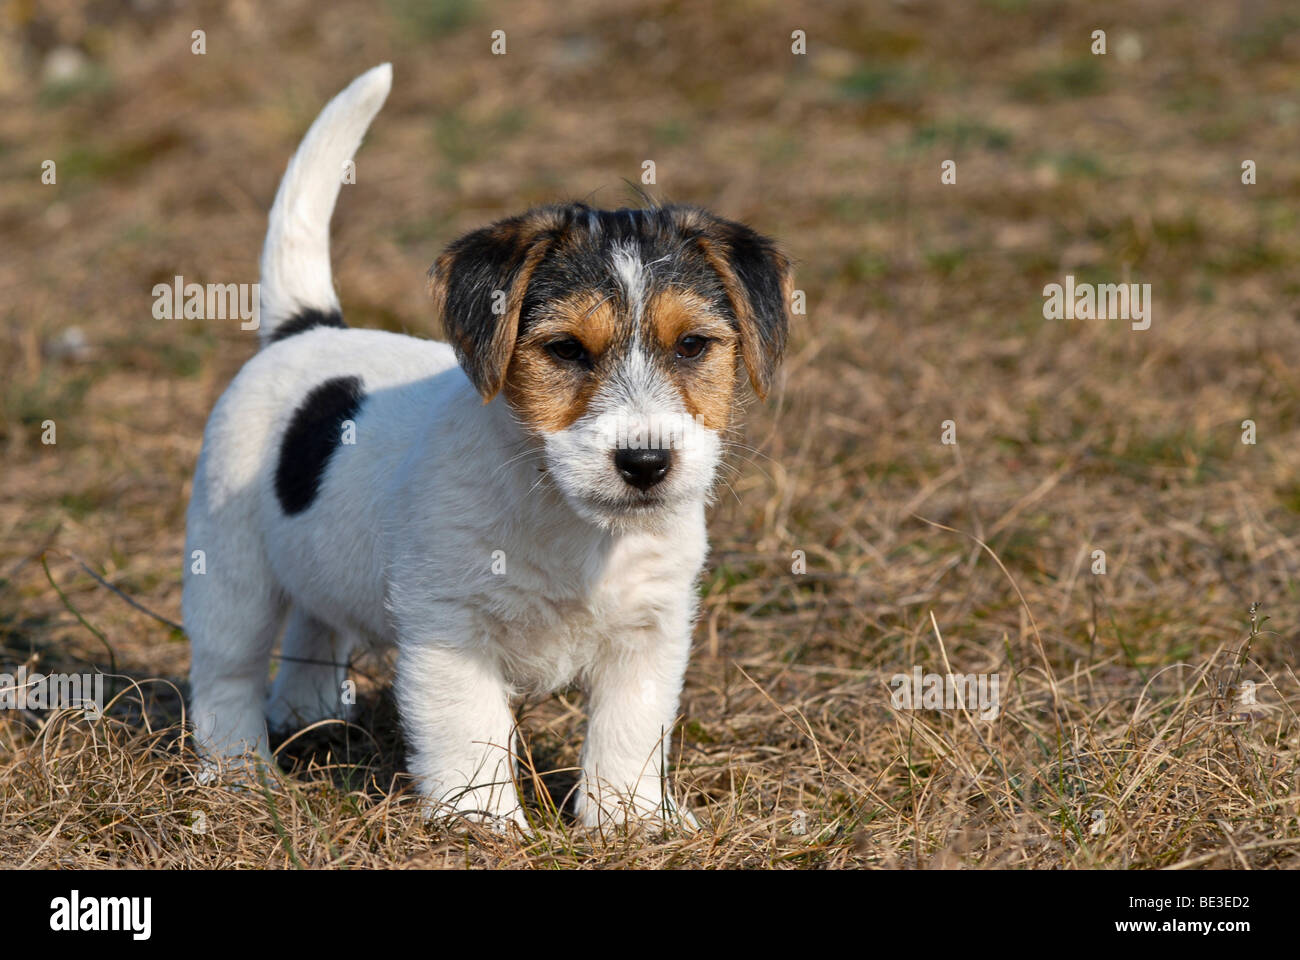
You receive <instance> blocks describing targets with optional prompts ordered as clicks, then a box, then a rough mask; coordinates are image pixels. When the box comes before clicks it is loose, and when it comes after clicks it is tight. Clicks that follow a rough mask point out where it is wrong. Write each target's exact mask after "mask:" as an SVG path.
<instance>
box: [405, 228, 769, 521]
mask: <svg viewBox="0 0 1300 960" xmlns="http://www.w3.org/2000/svg"><path fill="white" fill-rule="evenodd" d="M430 285H431V291H432V294H433V297H434V300H435V303H436V305H437V306H438V308H439V311H440V313H441V314H442V317H443V325H444V327H445V328H446V331H447V336H448V339H449V340H450V341H451V344H452V346H453V347H454V348H455V350H456V353H457V356H458V357H459V358H460V363H461V366H462V367H463V368H464V370H465V372H466V374H468V376H469V378H470V380H471V381H473V383H474V386H475V387H476V388H477V389H478V391H479V392H480V393H481V394H482V395H483V398H484V400H485V401H486V400H491V399H492V398H493V397H494V396H496V395H497V393H502V394H503V395H504V397H505V400H506V402H507V403H509V405H510V407H511V409H512V410H513V411H514V414H515V416H516V418H517V419H518V420H519V421H520V423H521V424H522V425H523V426H524V427H525V429H526V430H527V431H528V432H529V433H531V434H533V435H534V436H536V437H539V438H540V440H541V445H542V449H543V451H544V458H545V468H546V471H547V473H548V474H549V475H550V476H551V477H552V478H553V479H554V481H555V483H556V484H557V486H558V487H559V489H560V490H561V491H562V492H563V494H564V495H565V497H566V498H567V499H568V501H569V502H570V503H571V504H572V505H573V507H574V509H575V510H576V511H577V512H578V513H579V515H580V516H583V517H585V518H587V519H588V520H591V521H592V522H595V523H598V524H601V525H603V526H621V525H626V524H628V523H629V522H635V521H636V520H637V519H639V518H641V519H649V518H653V517H655V516H656V515H659V514H662V513H663V512H664V511H665V510H667V509H671V508H672V507H675V506H679V505H681V504H683V503H684V502H686V501H689V500H699V499H702V498H704V497H706V496H707V495H708V493H709V491H710V488H711V487H712V485H713V482H714V478H715V474H716V471H717V467H718V463H719V460H720V458H721V453H722V433H723V431H724V430H725V429H726V428H727V426H728V424H729V423H730V422H731V419H732V416H733V411H734V409H735V406H736V402H737V397H738V395H739V394H738V388H739V387H740V386H741V384H740V383H739V381H740V378H741V375H742V371H744V372H746V373H747V374H748V377H749V380H750V382H751V383H752V384H753V387H754V389H755V391H756V392H757V393H758V394H759V396H763V395H765V394H766V392H767V390H768V388H769V386H770V385H771V381H772V377H773V375H774V373H775V370H776V367H777V364H778V363H779V361H780V356H781V351H782V349H783V348H784V346H785V338H786V327H787V323H788V313H787V311H788V305H789V299H790V285H791V275H790V264H789V261H788V260H786V258H785V257H784V256H782V255H781V254H780V253H779V252H777V250H776V249H775V247H774V246H773V245H772V243H771V242H770V241H768V240H766V239H765V238H763V237H760V236H759V235H758V234H756V233H754V231H752V230H750V229H749V228H748V227H746V226H743V225H742V224H738V223H733V222H730V221H726V220H721V219H718V218H716V217H714V216H712V215H710V214H708V213H706V212H704V211H702V210H698V209H695V208H689V207H660V208H653V209H634V210H617V211H605V210H593V209H591V208H590V207H587V206H585V205H583V204H571V205H566V206H557V207H545V208H541V209H538V210H534V211H530V212H529V213H526V214H523V215H522V216H518V217H513V218H511V219H508V220H503V221H501V222H499V223H496V224H493V225H492V226H489V227H485V228H483V229H482V230H478V231H475V232H474V233H471V234H469V235H468V236H465V237H463V238H461V239H460V240H458V241H456V242H455V243H453V244H452V245H451V247H449V248H448V250H447V252H446V253H444V254H443V255H442V256H441V257H439V258H438V261H437V263H435V264H434V266H433V269H432V270H431V271H430Z"/></svg>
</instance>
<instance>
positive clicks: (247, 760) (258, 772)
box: [194, 753, 280, 790]
mask: <svg viewBox="0 0 1300 960" xmlns="http://www.w3.org/2000/svg"><path fill="white" fill-rule="evenodd" d="M279 776H280V768H279V767H277V766H276V764H275V760H273V759H272V758H271V757H270V756H269V755H266V754H261V753H249V754H243V755H242V756H237V757H207V756H205V757H203V758H202V759H201V760H200V761H199V768H198V770H196V771H195V773H194V782H195V783H198V784H199V785H200V786H205V787H226V788H228V789H234V790H254V789H256V790H260V789H262V787H264V786H265V785H267V784H273V783H275V782H276V780H277V779H278V777H279Z"/></svg>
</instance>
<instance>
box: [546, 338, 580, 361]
mask: <svg viewBox="0 0 1300 960" xmlns="http://www.w3.org/2000/svg"><path fill="white" fill-rule="evenodd" d="M546 349H547V350H549V351H550V353H551V356H553V357H554V358H555V359H556V360H563V361H565V362H566V363H580V362H586V361H587V360H588V359H589V358H588V357H587V351H586V348H584V347H583V345H582V344H581V343H579V342H578V341H577V340H575V339H573V337H565V338H564V339H563V340H556V341H555V342H553V343H548V344H547V345H546Z"/></svg>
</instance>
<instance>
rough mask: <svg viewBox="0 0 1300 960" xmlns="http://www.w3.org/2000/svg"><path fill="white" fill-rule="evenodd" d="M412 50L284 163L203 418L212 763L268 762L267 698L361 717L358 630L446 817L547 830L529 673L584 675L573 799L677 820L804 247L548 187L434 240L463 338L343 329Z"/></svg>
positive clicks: (339, 106) (698, 216) (277, 720)
mask: <svg viewBox="0 0 1300 960" xmlns="http://www.w3.org/2000/svg"><path fill="white" fill-rule="evenodd" d="M391 77H392V70H391V67H390V66H389V65H387V64H385V65H383V66H379V67H376V68H374V69H373V70H370V71H369V72H367V73H365V74H363V75H362V76H360V77H359V78H357V79H356V80H355V81H354V82H353V83H352V84H351V86H349V87H348V88H347V89H346V90H344V91H343V92H342V93H340V94H339V95H338V96H337V97H335V98H334V100H333V101H332V102H330V104H329V105H327V106H326V107H325V109H324V111H323V112H322V113H321V115H320V116H319V117H318V118H317V120H316V122H315V123H314V124H313V125H312V127H311V129H310V130H309V131H308V133H307V136H306V138H305V139H304V140H303V142H302V144H301V145H300V147H299V148H298V151H297V153H296V154H295V156H294V157H293V160H292V161H291V162H290V164H289V167H288V170H287V171H286V173H285V175H284V179H283V181H282V182H281V184H280V189H279V192H278V193H277V195H276V198H275V204H274V206H273V207H272V208H271V215H270V224H269V228H268V231H267V237H266V246H265V249H264V251H263V254H262V262H261V272H262V282H261V298H260V324H261V325H260V336H261V341H262V349H261V351H260V352H259V353H258V354H257V355H256V356H254V357H253V358H252V359H251V360H250V361H249V362H248V363H247V364H246V365H245V366H244V367H243V369H242V370H241V371H240V372H239V374H238V376H237V377H236V378H235V380H234V381H233V382H232V383H231V384H230V386H229V388H228V389H227V390H226V392H225V394H224V395H223V396H222V397H221V399H220V400H219V401H218V403H217V405H216V408H215V409H214V410H213V412H212V416H211V418H210V419H209V421H208V424H207V429H206V430H205V432H204V437H203V449H202V452H201V454H200V456H199V461H198V467H197V469H196V471H195V476H194V487H193V494H192V499H191V502H190V507H189V514H188V518H187V528H188V529H187V537H186V546H185V550H186V575H185V584H184V593H183V608H184V619H185V628H186V631H187V632H188V634H189V637H190V642H191V644H192V651H193V657H192V664H193V665H192V669H191V673H190V681H191V687H192V714H193V720H194V726H195V733H196V736H197V739H198V742H199V744H200V746H201V748H202V750H203V751H204V753H205V756H206V757H207V758H208V760H209V763H210V764H211V765H212V768H213V769H216V770H220V768H221V767H222V766H223V765H224V764H225V763H226V762H228V761H231V760H235V759H237V758H242V760H240V762H242V763H247V762H250V760H251V759H252V758H254V757H257V756H260V757H261V758H262V759H269V754H268V750H267V724H268V722H269V724H270V725H271V727H272V729H275V728H287V727H291V726H293V725H300V724H307V723H310V722H313V721H315V720H319V719H321V718H325V717H341V716H346V709H345V706H344V704H343V699H344V698H343V697H342V692H343V690H344V689H345V688H344V682H345V680H346V672H345V671H346V664H347V662H348V658H349V655H350V653H351V652H352V651H353V650H354V649H356V648H357V647H358V646H359V645H363V644H369V643H374V642H391V643H395V644H396V646H397V675H396V680H395V693H396V698H397V703H398V707H399V711H400V714H401V718H402V723H403V727H404V730H405V734H406V743H407V748H408V756H409V765H410V768H411V772H412V774H413V775H414V776H415V778H416V780H417V782H418V785H419V789H420V791H421V792H422V794H423V795H424V796H425V797H426V798H427V800H426V802H427V804H428V805H429V808H430V810H431V811H432V812H433V813H435V814H437V815H441V816H464V817H471V818H478V819H487V820H493V821H494V822H495V821H496V819H497V818H501V819H502V820H503V821H505V822H509V821H513V822H515V823H517V824H519V825H520V826H523V824H524V821H523V819H522V814H521V810H520V806H519V798H518V795H517V792H516V789H515V783H514V780H515V776H514V774H515V763H514V740H515V721H514V718H513V717H512V715H511V710H510V701H511V697H512V696H514V695H516V694H519V693H522V692H526V691H552V690H555V689H559V688H563V687H565V686H566V685H569V684H571V683H575V682H576V683H579V684H581V685H582V686H583V687H584V688H585V690H586V691H587V693H588V698H589V699H588V709H589V715H590V720H589V723H588V728H587V736H586V742H585V745H584V748H583V752H582V775H581V781H580V785H579V789H578V792H577V796H576V798H575V812H576V815H577V817H578V818H579V819H580V820H581V822H582V823H584V824H587V825H593V826H600V825H605V824H609V823H622V822H630V821H635V820H641V819H645V818H652V819H662V820H674V821H676V820H679V819H680V817H681V815H680V814H678V813H677V812H676V811H675V810H673V808H672V806H671V800H670V799H669V798H668V797H667V796H666V793H665V790H664V777H665V767H666V764H665V761H664V758H665V757H666V755H667V753H668V750H669V740H670V735H671V731H672V727H673V723H674V720H675V717H676V713H677V706H678V697H679V695H680V692H681V686H682V679H683V674H684V672H685V670H686V663H687V658H688V655H689V652H690V642H691V628H692V624H693V621H694V617H695V612H696V594H695V581H696V578H697V576H698V574H699V572H700V569H701V566H702V565H703V562H704V558H705V553H706V550H707V544H706V539H705V519H704V508H705V505H706V503H707V502H708V501H709V498H710V491H711V489H712V487H713V484H714V479H715V473H716V471H717V467H718V463H719V459H720V456H721V454H722V451H723V439H722V437H723V433H724V431H725V430H726V429H727V427H728V425H729V424H730V423H731V422H732V418H733V413H734V411H735V410H736V407H737V401H738V397H739V396H740V393H741V391H742V388H743V387H744V382H743V381H744V379H745V378H747V379H748V380H749V382H750V383H751V384H752V386H753V388H754V390H755V391H756V392H757V393H758V394H759V395H760V396H762V395H764V394H765V393H766V392H767V390H768V388H769V386H770V384H771V383H772V380H773V375H774V372H775V370H776V368H777V364H778V361H779V359H780V356H781V352H782V348H783V346H784V344H785V339H786V326H787V321H788V317H787V304H788V303H789V299H790V286H791V277H790V265H789V262H788V261H787V259H786V258H785V257H784V256H782V254H781V253H779V252H778V251H777V250H776V249H775V248H774V246H773V245H772V243H771V242H770V241H768V240H766V239H764V238H763V237H761V236H759V235H757V234H756V233H754V232H753V231H752V230H750V229H749V228H748V227H746V226H742V225H741V224H738V223H732V222H729V221H726V220H721V219H719V218H717V217H714V216H712V215H711V214H709V213H706V212H704V211H703V210H698V209H693V208H688V207H658V208H651V209H632V210H617V211H605V210H595V209H592V208H590V207H588V206H586V205H584V204H581V203H573V204H566V205H559V206H550V207H544V208H541V209H536V210H532V211H529V212H527V213H524V214H522V215H520V216H516V217H511V218H509V219H507V220H502V221H500V222H498V223H495V224H493V225H491V226H488V227H484V228H483V229H480V230H476V231H475V232H473V233H471V234H469V235H468V236H465V237H463V238H461V239H460V240H457V241H456V242H455V243H453V244H452V245H451V246H450V248H449V249H447V251H446V252H445V253H443V254H442V256H440V257H439V258H438V260H437V262H436V263H435V264H434V266H433V268H432V269H431V270H430V279H429V286H430V290H431V293H432V297H433V300H434V303H435V305H436V307H437V309H438V311H439V312H440V313H441V316H442V321H443V325H444V328H445V330H446V333H447V337H448V339H449V340H450V344H446V343H438V342H434V341H429V340H421V339H417V338H414V337H407V336H399V335H396V334H392V333H385V332H380V331H374V330H353V329H348V328H346V326H345V325H344V323H343V319H342V316H341V314H340V310H339V302H338V299H337V298H336V296H335V294H334V288H333V282H332V279H331V275H330V262H329V221H330V217H331V214H332V212H333V209H334V203H335V200H336V199H337V197H338V193H339V186H340V180H341V172H342V170H343V167H344V165H345V163H346V162H347V161H348V160H349V159H350V158H351V157H352V155H353V154H354V153H355V151H356V149H357V147H358V146H359V145H360V143H361V139H362V136H363V135H364V133H365V131H366V129H367V127H368V126H369V124H370V121H371V120H372V119H373V117H374V115H375V114H376V113H377V112H378V110H379V108H380V106H381V105H382V104H383V102H384V99H385V98H386V97H387V95H388V90H389V86H390V83H391ZM198 551H202V553H199V552H198ZM200 561H201V562H200ZM282 628H283V638H282V640H281V645H282V653H283V660H282V662H281V663H280V667H279V672H278V673H277V674H276V677H275V682H274V684H273V685H271V689H270V693H269V699H268V694H267V674H268V666H269V662H270V657H271V652H272V647H273V645H274V643H275V641H276V637H277V635H279V634H280V632H281V629H282Z"/></svg>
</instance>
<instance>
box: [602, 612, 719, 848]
mask: <svg viewBox="0 0 1300 960" xmlns="http://www.w3.org/2000/svg"><path fill="white" fill-rule="evenodd" d="M673 619H674V622H673V626H672V629H670V630H666V631H644V632H642V631H638V632H637V633H636V634H635V635H633V636H631V637H627V638H624V639H623V640H622V641H619V642H616V643H613V644H611V646H610V649H609V651H608V653H607V655H606V656H604V657H602V658H601V660H600V661H599V662H598V663H597V664H596V665H595V666H594V668H593V669H592V671H591V677H590V685H589V691H588V692H589V704H588V712H589V721H588V725H587V739H586V743H585V744H584V745H583V754H582V782H581V784H580V786H579V791H578V797H577V802H576V812H577V815H578V818H579V819H580V821H581V822H582V823H583V824H584V825H586V826H588V827H596V826H618V825H623V824H631V823H635V822H638V821H655V820H658V821H663V822H668V823H681V824H683V825H685V826H688V827H694V826H695V821H694V818H692V817H691V815H690V814H689V813H688V812H686V811H682V812H681V813H678V811H677V810H676V809H675V808H674V806H673V804H672V801H671V798H669V797H667V796H666V795H665V792H664V786H665V782H664V780H665V776H666V773H667V760H668V754H669V752H670V750H671V749H672V731H673V722H674V721H675V719H676V717H677V705H678V700H679V698H680V697H681V690H682V678H683V676H684V674H685V672H686V662H687V659H688V657H689V655H690V647H691V632H690V619H691V617H690V612H689V611H680V612H679V614H678V615H677V616H676V617H674V618H673Z"/></svg>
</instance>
